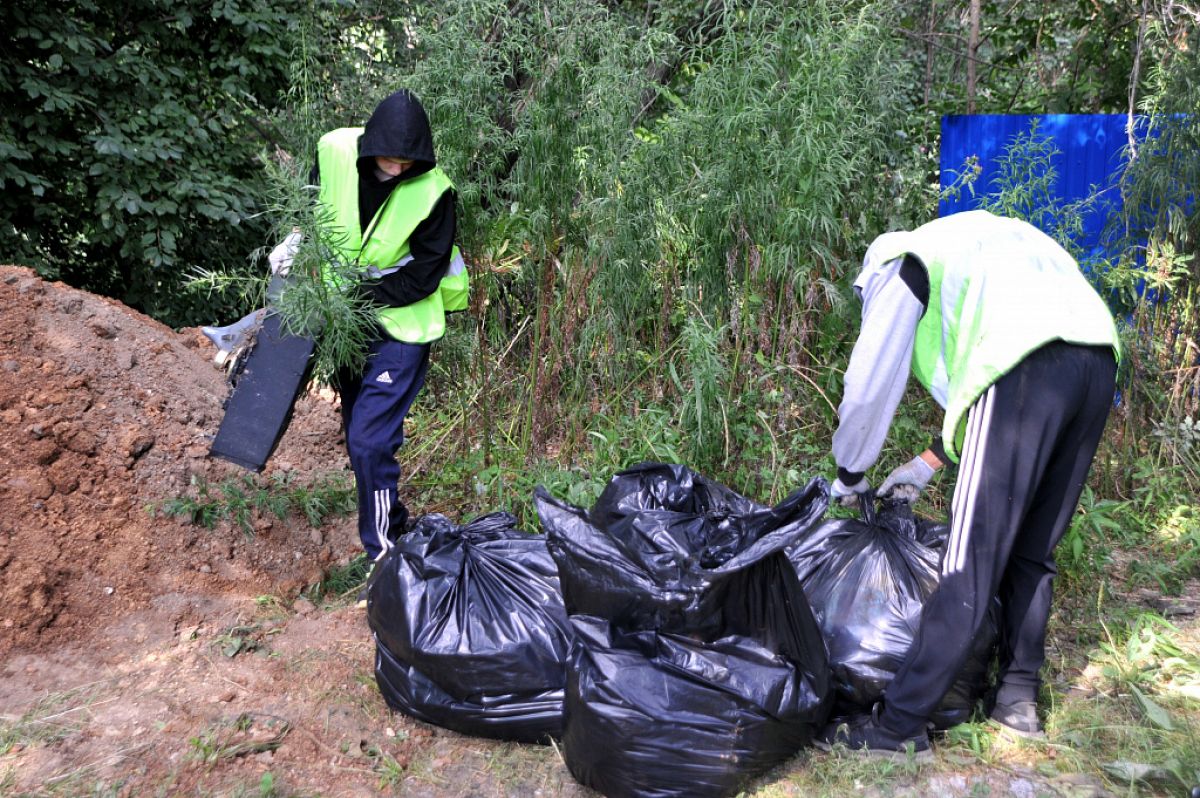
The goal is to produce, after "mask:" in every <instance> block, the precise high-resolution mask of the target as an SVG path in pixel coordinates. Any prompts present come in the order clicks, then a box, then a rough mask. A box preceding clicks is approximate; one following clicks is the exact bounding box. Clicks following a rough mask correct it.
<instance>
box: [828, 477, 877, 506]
mask: <svg viewBox="0 0 1200 798" xmlns="http://www.w3.org/2000/svg"><path fill="white" fill-rule="evenodd" d="M870 489H871V483H870V482H867V478H866V477H863V478H862V479H860V480H859V481H858V482H855V483H854V484H853V485H846V484H845V483H843V482H842V480H840V479H835V480H834V481H833V484H832V485H830V486H829V498H831V499H833V500H834V501H836V502H837V503H838V504H840V505H842V506H843V507H857V506H858V500H859V497H860V496H861V495H862V494H864V493H866V492H867V491H869V490H870Z"/></svg>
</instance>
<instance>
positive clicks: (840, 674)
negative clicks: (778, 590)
mask: <svg viewBox="0 0 1200 798" xmlns="http://www.w3.org/2000/svg"><path fill="white" fill-rule="evenodd" d="M860 506H861V508H862V520H858V519H837V520H827V521H825V522H824V523H822V524H820V525H819V526H817V527H816V528H814V529H813V530H812V532H811V534H810V535H809V536H808V537H807V538H806V539H805V540H803V541H802V542H801V543H800V544H798V545H797V546H794V547H792V548H791V549H790V550H789V552H788V556H789V559H790V560H791V562H792V564H793V565H794V566H795V568H796V573H797V575H798V576H799V578H800V582H801V584H802V585H803V587H804V592H805V594H806V595H807V597H808V600H809V602H810V603H811V605H812V609H813V612H814V614H815V615H816V618H817V622H818V624H819V625H820V627H821V631H822V632H823V633H824V635H825V645H826V648H827V649H828V652H829V664H830V668H831V669H832V671H833V679H834V683H835V686H836V690H837V701H836V703H835V706H834V709H833V713H834V716H835V717H836V718H839V719H840V718H845V717H850V716H854V715H858V714H861V713H864V712H867V711H869V710H870V708H871V706H872V704H874V703H875V702H876V701H878V700H879V698H880V697H881V696H882V695H883V692H884V689H885V688H886V687H887V685H888V684H889V683H890V682H891V680H892V677H893V676H895V674H896V671H897V670H899V668H900V665H901V663H902V662H903V661H904V657H905V655H906V654H907V653H908V649H909V647H910V646H911V645H912V641H913V638H914V637H915V636H916V632H917V629H918V627H919V626H920V622H921V612H922V610H923V608H924V606H925V601H926V599H928V598H929V596H930V594H932V593H933V591H934V589H936V588H937V585H938V580H939V578H940V574H941V559H942V554H943V552H944V550H945V542H946V538H947V536H948V535H949V526H948V525H946V524H943V523H934V522H930V521H925V520H923V519H917V518H916V517H915V516H914V515H913V513H912V509H911V507H910V506H909V505H908V504H907V503H906V502H883V503H882V504H881V508H880V510H879V512H878V513H876V512H875V505H874V501H873V500H869V499H868V500H865V501H863V502H861V505H860ZM998 611H999V605H998V604H997V603H993V607H992V610H991V612H990V613H989V615H988V617H987V620H986V621H985V623H984V627H983V629H982V630H981V631H980V633H979V635H978V636H977V637H976V639H975V643H974V647H973V650H972V653H971V656H970V657H969V659H968V661H967V663H966V665H965V666H964V667H963V670H962V671H961V672H960V674H959V676H958V678H957V680H956V681H955V683H954V685H953V687H951V689H950V691H949V692H948V693H947V695H946V696H945V698H944V699H943V700H942V703H941V705H940V706H939V708H938V710H937V712H936V713H935V714H934V716H933V717H932V718H931V721H932V722H933V723H934V725H935V726H936V727H937V728H942V729H944V728H949V727H950V726H954V725H956V724H958V723H963V722H965V721H967V720H969V719H970V716H971V711H972V709H973V707H974V705H975V700H976V698H977V697H978V696H979V694H980V693H981V691H982V690H983V688H984V686H985V682H986V678H987V671H988V665H989V662H990V660H991V656H992V650H993V647H994V644H995V641H996V637H997V632H998V623H999V612H998Z"/></svg>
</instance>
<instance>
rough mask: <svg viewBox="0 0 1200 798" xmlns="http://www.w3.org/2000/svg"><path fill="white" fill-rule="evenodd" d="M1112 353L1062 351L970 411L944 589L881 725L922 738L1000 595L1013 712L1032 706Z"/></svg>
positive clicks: (1015, 374) (1107, 401) (1106, 398)
mask: <svg viewBox="0 0 1200 798" xmlns="http://www.w3.org/2000/svg"><path fill="white" fill-rule="evenodd" d="M1115 376H1116V363H1115V361H1114V359H1113V354H1112V349H1111V348H1109V347H1097V346H1076V345H1070V344H1065V343H1062V342H1055V343H1051V344H1047V345H1046V346H1043V347H1042V348H1040V349H1038V350H1036V351H1034V352H1033V353H1031V354H1030V355H1028V356H1027V357H1026V358H1025V359H1024V360H1023V361H1021V363H1020V364H1018V365H1017V366H1016V368H1014V369H1013V370H1012V371H1010V372H1009V373H1008V374H1006V375H1005V376H1003V377H1001V378H1000V379H999V380H998V381H997V382H996V383H995V384H993V385H992V386H991V387H990V388H989V389H988V390H987V391H986V392H985V393H984V394H983V396H981V397H980V398H979V400H978V401H976V402H975V404H974V405H973V406H972V407H971V410H970V412H969V414H968V416H967V433H966V439H965V441H964V444H963V450H962V457H961V459H960V462H959V473H958V481H957V483H956V485H955V489H954V498H953V501H952V502H951V505H950V538H949V540H948V542H947V544H946V553H945V556H944V559H943V561H942V578H941V582H940V584H939V585H938V589H937V590H936V591H934V593H933V595H932V596H930V598H929V601H928V602H927V603H926V605H925V610H924V613H923V614H922V617H921V626H920V629H919V630H918V633H917V636H916V638H915V639H914V640H913V644H912V647H911V648H910V649H909V651H908V655H907V657H906V658H905V661H904V663H903V664H902V665H901V667H900V670H899V671H898V672H897V673H896V677H895V678H894V679H893V680H892V683H891V684H890V685H889V686H888V688H887V691H886V693H885V695H884V710H883V715H882V716H881V719H880V720H881V723H882V724H883V725H884V726H886V727H887V728H889V729H890V730H891V731H893V732H895V733H897V734H902V735H904V736H914V735H916V734H918V733H919V732H920V731H921V730H922V729H923V728H924V726H925V723H926V721H927V720H928V718H929V716H930V714H931V713H932V712H933V710H934V709H935V708H936V707H937V705H938V703H939V702H940V701H941V699H942V696H943V695H945V693H946V691H947V690H948V689H949V688H950V686H951V684H953V682H954V679H955V677H956V676H957V675H958V673H959V671H960V670H961V669H962V666H963V664H964V663H965V662H966V658H967V656H968V654H969V652H970V649H971V643H972V641H973V640H974V637H975V634H976V633H977V632H978V630H979V628H980V626H981V625H982V623H983V619H984V617H985V615H986V614H987V609H988V606H989V605H990V603H991V601H992V599H993V597H994V596H996V595H997V594H998V595H999V596H1000V599H1001V601H1002V602H1003V611H1004V615H1003V622H1002V628H1001V649H1000V652H999V664H1000V671H999V673H1000V679H1001V683H1002V687H1003V689H1004V693H1005V696H1006V697H1007V700H1034V699H1035V698H1036V697H1037V691H1038V684H1039V681H1038V671H1039V670H1040V669H1041V667H1042V663H1043V662H1044V660H1045V657H1046V654H1045V640H1046V622H1047V620H1048V619H1049V617H1050V599H1051V583H1052V582H1053V580H1054V575H1055V574H1056V573H1057V571H1056V569H1055V567H1054V547H1055V545H1056V544H1057V543H1058V541H1059V540H1060V539H1061V538H1062V536H1063V534H1064V533H1065V532H1066V530H1067V527H1068V525H1069V524H1070V521H1071V516H1072V515H1073V514H1074V512H1075V508H1076V506H1077V505H1078V503H1079V496H1080V493H1082V491H1083V485H1084V482H1085V480H1086V479H1087V473H1088V469H1089V468H1090V466H1091V463H1092V458H1093V457H1094V456H1095V453H1096V447H1097V445H1098V444H1099V442H1100V436H1101V434H1102V433H1103V431H1104V423H1105V421H1106V420H1107V418H1108V411H1109V408H1110V407H1111V406H1112V402H1113V391H1114V388H1115Z"/></svg>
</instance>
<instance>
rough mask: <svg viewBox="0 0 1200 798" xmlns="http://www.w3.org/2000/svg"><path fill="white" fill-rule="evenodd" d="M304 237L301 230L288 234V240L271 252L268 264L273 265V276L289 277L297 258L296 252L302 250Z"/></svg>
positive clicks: (284, 240)
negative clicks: (301, 244)
mask: <svg viewBox="0 0 1200 798" xmlns="http://www.w3.org/2000/svg"><path fill="white" fill-rule="evenodd" d="M303 238H304V236H303V235H302V234H301V233H300V231H299V230H293V231H292V232H290V233H288V236H287V238H285V239H283V241H281V242H280V243H279V244H278V245H276V247H275V249H273V250H271V254H270V255H268V256H267V263H269V264H271V274H278V275H279V276H280V277H287V276H288V272H289V271H290V270H291V268H292V261H293V260H294V259H295V258H296V252H297V251H298V250H299V249H300V241H301V239H303Z"/></svg>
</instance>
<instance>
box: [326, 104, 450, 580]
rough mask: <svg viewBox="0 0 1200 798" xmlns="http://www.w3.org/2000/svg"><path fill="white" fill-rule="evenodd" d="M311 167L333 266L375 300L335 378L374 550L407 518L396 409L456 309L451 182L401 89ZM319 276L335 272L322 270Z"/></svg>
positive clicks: (337, 135)
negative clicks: (361, 349) (374, 323)
mask: <svg viewBox="0 0 1200 798" xmlns="http://www.w3.org/2000/svg"><path fill="white" fill-rule="evenodd" d="M316 172H317V175H316V177H317V179H318V181H319V184H320V202H321V204H322V206H323V207H324V209H325V210H326V212H327V217H328V222H327V229H326V230H325V231H324V233H325V235H326V236H327V240H328V242H329V243H330V245H331V246H332V248H333V249H334V251H335V252H336V255H337V257H338V258H340V259H341V260H342V262H343V263H344V264H352V265H353V266H355V267H357V268H356V269H352V271H357V272H358V273H359V274H360V275H361V278H362V280H363V282H362V283H361V286H360V287H359V288H358V290H363V291H365V292H366V293H367V295H369V297H370V298H371V300H372V301H373V303H374V304H375V305H376V306H378V308H379V310H378V327H377V330H376V334H375V337H374V340H372V341H371V343H370V346H369V349H368V353H367V358H366V362H365V366H364V367H363V368H362V369H361V370H343V371H342V372H341V373H339V374H337V375H336V378H335V387H336V388H337V389H338V392H339V393H340V394H341V401H342V420H343V422H344V424H345V432H346V448H347V450H348V452H349V455H350V466H351V468H352V469H353V471H354V480H355V485H356V488H357V491H358V533H359V537H360V538H361V540H362V544H363V548H364V549H365V550H366V552H367V555H368V556H369V557H370V558H371V559H372V560H378V559H379V558H380V557H382V556H383V555H384V554H385V553H386V552H387V550H388V549H389V548H390V547H391V546H392V541H393V540H394V539H395V538H396V536H397V535H398V534H400V533H402V532H403V531H404V528H405V524H406V522H407V520H408V510H407V509H406V508H405V506H404V504H403V502H401V501H400V498H399V497H398V496H397V488H398V485H399V480H400V466H399V463H398V462H397V461H396V450H397V449H398V448H399V447H400V445H401V444H402V443H403V442H404V419H405V416H406V415H407V414H408V411H409V408H410V407H411V406H412V403H413V400H415V399H416V397H417V394H418V393H419V392H420V390H421V387H422V386H423V385H424V384H425V373H426V370H427V369H428V367H429V350H430V346H431V344H432V343H433V342H434V341H436V340H438V339H439V338H441V337H442V335H443V334H444V333H445V329H446V318H445V314H446V313H447V312H448V311H454V310H465V309H466V307H467V294H468V278H467V272H466V268H465V266H464V263H463V260H462V256H461V255H460V254H459V252H458V248H457V247H456V246H455V245H454V236H455V193H454V186H453V184H452V183H451V182H450V179H449V178H448V177H447V176H446V174H445V173H444V172H443V171H442V170H441V169H439V168H438V167H437V161H436V159H435V157H434V151H433V137H432V134H431V132H430V128H429V120H428V118H427V117H426V115H425V110H424V108H422V107H421V103H420V102H419V101H418V100H417V98H416V97H415V96H413V95H412V94H411V93H410V92H408V91H398V92H396V93H394V94H392V95H391V96H389V97H388V98H387V99H385V100H384V101H383V102H381V103H380V104H379V106H378V107H377V108H376V109H375V111H374V113H373V114H372V115H371V118H370V119H369V120H368V121H367V124H366V127H348V128H339V129H338V130H333V131H331V132H329V133H326V134H325V135H324V136H322V137H321V139H320V141H319V142H318V144H317V165H316ZM327 277H328V278H329V279H331V280H335V281H336V280H337V279H338V278H336V277H335V276H333V275H332V272H331V271H330V272H327ZM360 598H361V597H360Z"/></svg>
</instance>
